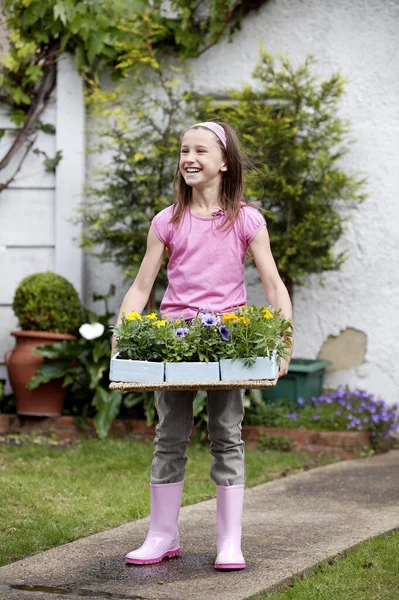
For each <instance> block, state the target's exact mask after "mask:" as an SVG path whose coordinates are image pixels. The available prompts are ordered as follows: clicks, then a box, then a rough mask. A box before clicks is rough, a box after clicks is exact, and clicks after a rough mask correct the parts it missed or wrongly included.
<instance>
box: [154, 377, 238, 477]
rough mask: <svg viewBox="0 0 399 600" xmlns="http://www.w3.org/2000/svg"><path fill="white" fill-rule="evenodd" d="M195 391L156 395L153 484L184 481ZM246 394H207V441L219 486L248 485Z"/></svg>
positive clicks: (224, 391)
mask: <svg viewBox="0 0 399 600" xmlns="http://www.w3.org/2000/svg"><path fill="white" fill-rule="evenodd" d="M196 393H197V392H194V391H182V392H180V391H178V392H177V391H161V392H155V404H156V409H157V412H158V418H159V423H158V425H157V426H156V435H155V439H154V455H153V460H152V466H151V483H175V482H178V481H183V479H184V475H185V472H186V463H187V455H186V450H187V446H188V444H189V441H190V434H191V429H192V426H193V422H194V419H193V401H194V398H195V396H196ZM243 399H244V390H238V389H233V390H216V391H214V390H213V391H208V400H207V412H208V438H209V440H210V449H211V453H212V456H213V460H212V465H211V471H210V475H211V478H212V479H213V481H214V482H215V483H216V485H224V486H227V485H237V484H240V483H245V460H244V441H243V440H242V439H241V424H242V420H243V418H244V402H243Z"/></svg>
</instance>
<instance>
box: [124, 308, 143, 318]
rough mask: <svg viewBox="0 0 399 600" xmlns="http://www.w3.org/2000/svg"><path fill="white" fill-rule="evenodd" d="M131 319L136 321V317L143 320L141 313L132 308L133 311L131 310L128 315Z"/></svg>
mask: <svg viewBox="0 0 399 600" xmlns="http://www.w3.org/2000/svg"><path fill="white" fill-rule="evenodd" d="M127 318H128V320H129V321H136V319H138V320H139V321H141V320H142V319H141V314H140V313H138V312H136V311H134V310H132V312H130V313H129V314H128V316H127Z"/></svg>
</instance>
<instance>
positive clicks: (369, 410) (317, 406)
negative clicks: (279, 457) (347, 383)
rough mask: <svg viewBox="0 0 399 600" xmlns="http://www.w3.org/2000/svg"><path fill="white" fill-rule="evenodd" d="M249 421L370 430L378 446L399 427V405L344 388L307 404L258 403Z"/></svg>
mask: <svg viewBox="0 0 399 600" xmlns="http://www.w3.org/2000/svg"><path fill="white" fill-rule="evenodd" d="M246 422H247V423H248V424H254V425H264V426H266V427H294V428H304V429H316V430H318V431H367V432H368V433H369V434H370V440H371V444H372V446H373V447H374V448H378V447H381V446H384V445H386V443H387V441H388V440H387V438H388V436H389V433H390V432H391V431H394V430H395V429H397V428H398V427H399V414H398V405H397V404H394V405H392V406H390V407H388V406H387V404H386V403H385V402H384V400H381V399H376V398H375V396H374V394H368V393H367V392H365V391H363V390H360V389H357V388H356V389H355V390H353V391H351V390H350V389H348V388H346V387H340V388H338V389H337V390H335V391H333V392H330V393H328V394H322V395H321V396H318V397H317V398H312V400H311V401H310V403H309V402H308V403H306V402H305V400H304V399H303V398H298V399H297V402H296V403H295V402H292V401H290V400H286V399H283V400H279V401H277V402H272V403H270V404H264V403H262V404H261V403H259V402H255V406H253V405H251V407H250V409H249V411H247V415H246Z"/></svg>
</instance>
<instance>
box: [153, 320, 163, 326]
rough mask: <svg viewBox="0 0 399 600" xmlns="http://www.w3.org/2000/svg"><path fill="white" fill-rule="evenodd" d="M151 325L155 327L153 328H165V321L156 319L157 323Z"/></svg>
mask: <svg viewBox="0 0 399 600" xmlns="http://www.w3.org/2000/svg"><path fill="white" fill-rule="evenodd" d="M153 325H155V327H165V325H166V321H165V320H163V319H158V320H157V321H154V322H153Z"/></svg>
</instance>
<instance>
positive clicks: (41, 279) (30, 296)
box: [12, 272, 82, 333]
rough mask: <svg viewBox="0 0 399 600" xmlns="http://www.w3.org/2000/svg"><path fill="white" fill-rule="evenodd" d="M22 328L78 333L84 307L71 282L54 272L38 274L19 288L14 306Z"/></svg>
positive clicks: (26, 280) (23, 281)
mask: <svg viewBox="0 0 399 600" xmlns="http://www.w3.org/2000/svg"><path fill="white" fill-rule="evenodd" d="M12 307H13V310H14V312H15V315H16V317H17V318H18V321H19V324H20V327H21V329H23V330H28V331H52V332H55V333H76V332H77V330H78V328H79V326H80V325H81V323H82V306H81V304H80V300H79V296H78V293H77V291H76V290H75V288H74V287H73V285H72V283H70V282H69V281H68V280H67V279H65V278H64V277H62V276H61V275H56V274H55V273H51V272H47V273H35V274H34V275H29V276H28V277H25V279H23V280H22V281H21V283H20V284H19V286H18V287H17V289H16V291H15V295H14V300H13V304H12Z"/></svg>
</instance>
